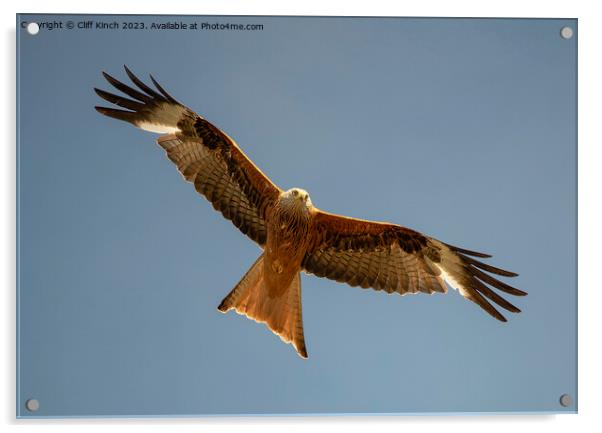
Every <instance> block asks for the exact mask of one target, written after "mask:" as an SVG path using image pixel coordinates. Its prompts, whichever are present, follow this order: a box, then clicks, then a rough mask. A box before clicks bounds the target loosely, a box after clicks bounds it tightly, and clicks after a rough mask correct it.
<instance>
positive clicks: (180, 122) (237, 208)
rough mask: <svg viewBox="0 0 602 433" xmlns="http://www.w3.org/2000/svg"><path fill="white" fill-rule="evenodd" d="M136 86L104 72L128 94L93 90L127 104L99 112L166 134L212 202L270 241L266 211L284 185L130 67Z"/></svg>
mask: <svg viewBox="0 0 602 433" xmlns="http://www.w3.org/2000/svg"><path fill="white" fill-rule="evenodd" d="M125 70H126V72H127V74H128V76H129V78H130V79H131V80H132V82H133V83H134V84H135V85H136V86H137V87H138V88H139V90H136V89H134V88H132V87H130V86H128V85H126V84H123V83H122V82H120V81H118V80H116V79H115V78H113V77H111V76H110V75H109V74H106V73H103V75H104V77H105V78H106V79H107V81H108V82H109V83H110V84H112V85H113V86H114V87H115V88H116V89H118V90H120V91H121V92H123V93H124V94H125V95H127V96H128V97H129V98H128V97H124V96H119V95H115V94H113V93H109V92H106V91H104V90H100V89H94V90H95V91H96V93H97V94H98V95H99V96H100V97H101V98H103V99H105V100H107V101H109V102H111V103H113V104H115V105H117V106H119V107H123V108H125V110H122V109H116V108H108V107H95V108H96V110H98V111H99V112H100V113H102V114H104V115H106V116H109V117H113V118H115V119H119V120H123V121H126V122H129V123H131V124H133V125H134V126H137V127H138V128H141V129H144V130H147V131H151V132H158V133H163V134H165V135H162V136H160V137H159V138H158V139H157V143H158V144H159V145H160V146H161V147H162V148H163V149H165V151H166V153H167V157H168V158H169V159H170V160H171V161H172V162H173V163H174V164H176V166H177V167H178V170H179V171H180V173H181V174H182V176H184V178H185V179H186V180H187V181H189V182H192V183H193V184H194V186H195V189H196V190H197V191H198V192H199V193H201V194H202V195H203V196H205V197H206V198H207V199H208V200H209V201H210V202H211V204H212V205H213V207H214V208H215V209H216V210H218V211H219V212H221V213H222V215H223V216H224V217H225V218H227V219H229V220H231V221H232V223H233V224H234V225H235V226H236V227H238V229H240V231H241V232H243V233H244V234H246V235H247V236H249V237H250V238H251V239H252V240H254V241H255V242H257V243H258V244H259V245H264V244H265V242H266V236H267V229H266V222H265V217H266V210H267V209H268V208H269V207H270V206H271V204H272V203H274V201H275V200H276V199H277V198H278V195H279V194H280V192H281V190H280V188H278V187H277V186H276V185H275V184H274V183H273V182H272V181H271V180H270V179H269V178H268V177H267V176H266V175H265V174H264V173H263V172H262V171H261V170H260V169H259V168H257V166H255V164H253V162H252V161H251V160H250V159H249V158H248V157H247V156H246V155H245V154H244V153H243V151H242V150H241V149H240V148H239V147H238V145H237V144H236V143H235V142H234V140H232V139H231V138H230V137H228V135H227V134H225V133H224V132H222V131H221V130H220V129H218V128H217V127H216V126H214V125H213V124H211V123H210V122H208V121H207V120H205V119H203V118H202V117H201V116H199V115H197V114H196V113H194V112H193V111H192V110H190V109H189V108H187V107H185V106H183V105H182V104H180V103H179V102H178V101H176V100H175V99H174V98H173V97H171V96H170V95H169V94H168V93H167V92H166V91H165V90H164V89H163V88H162V87H161V86H160V85H159V84H158V83H157V82H156V81H155V80H154V79H153V78H152V77H151V80H152V81H153V83H154V84H155V86H156V90H155V89H153V88H151V87H149V86H148V85H146V84H145V83H143V82H142V81H141V80H140V79H138V78H137V77H136V76H135V75H134V74H133V73H132V72H131V71H130V70H129V69H128V68H127V67H126V68H125Z"/></svg>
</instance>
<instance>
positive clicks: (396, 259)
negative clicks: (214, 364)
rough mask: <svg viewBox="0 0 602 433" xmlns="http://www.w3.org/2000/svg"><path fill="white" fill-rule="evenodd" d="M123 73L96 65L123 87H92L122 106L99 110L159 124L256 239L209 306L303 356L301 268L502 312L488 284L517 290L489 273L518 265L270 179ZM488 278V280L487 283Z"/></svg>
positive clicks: (198, 180) (174, 157)
mask: <svg viewBox="0 0 602 433" xmlns="http://www.w3.org/2000/svg"><path fill="white" fill-rule="evenodd" d="M125 71H126V74H127V75H128V77H129V78H130V80H131V81H132V83H133V84H134V85H135V86H136V87H137V88H134V87H132V86H129V85H126V84H124V83H122V82H120V81H118V80H116V79H115V78H113V77H112V76H110V75H109V74H107V73H105V72H103V75H104V77H105V78H106V80H107V81H108V82H109V83H110V84H111V85H112V86H113V87H115V88H116V89H117V90H119V91H120V92H121V93H122V94H123V95H125V96H120V95H116V94H114V93H109V92H106V91H104V90H100V89H94V90H95V91H96V93H97V94H98V95H99V96H100V97H101V98H103V99H105V100H106V101H108V102H110V103H112V104H115V105H116V106H119V107H121V108H109V107H99V106H97V107H95V108H96V110H98V111H99V112H100V113H102V114H104V115H106V116H109V117H112V118H115V119H119V120H123V121H126V122H129V123H131V124H133V125H134V126H136V127H138V128H141V129H143V130H146V131H151V132H155V133H159V134H162V135H161V136H159V137H158V139H157V143H158V144H159V145H160V146H161V147H162V148H163V149H164V150H165V152H166V153H167V157H168V158H169V159H170V160H171V161H172V162H173V163H174V164H175V165H176V167H177V168H178V170H179V171H180V173H181V174H182V176H183V177H184V179H186V180H187V181H189V182H191V183H193V184H194V187H195V189H196V190H197V191H198V192H199V193H200V194H202V195H203V196H205V198H206V199H207V200H209V201H210V202H211V204H212V205H213V207H214V208H215V209H216V210H217V211H219V212H221V214H222V215H223V216H224V217H225V218H227V219H229V220H230V221H232V223H233V224H234V225H235V226H236V227H237V228H238V229H239V230H240V231H241V232H242V233H244V234H245V235H247V236H248V237H249V238H251V239H252V240H253V241H254V242H256V243H257V244H258V245H259V246H260V247H261V248H262V249H263V253H262V254H261V255H260V256H259V258H258V259H257V260H256V261H255V263H253V265H252V266H251V268H250V269H249V270H248V271H247V273H246V274H245V275H244V276H243V277H242V279H241V280H240V282H238V284H236V286H235V287H234V289H232V291H231V292H230V293H229V294H228V295H227V296H226V297H225V298H224V300H223V301H222V302H221V304H220V305H219V307H218V309H219V311H221V312H224V313H225V312H227V311H229V310H235V311H236V312H237V313H239V314H242V315H245V316H246V317H248V318H250V319H253V320H255V321H257V322H260V323H265V324H266V326H267V327H268V328H269V329H270V330H271V331H272V332H273V333H275V334H277V335H278V336H280V338H281V339H282V340H283V341H284V342H286V343H291V344H292V345H293V346H294V348H295V349H296V351H297V353H298V354H299V355H300V356H301V357H303V358H307V349H306V346H305V338H304V335H303V320H302V314H301V280H300V272H301V271H304V272H306V273H309V274H314V275H316V276H318V277H326V278H329V279H331V280H335V281H338V282H341V283H347V284H348V285H350V286H359V287H362V288H372V289H375V290H384V291H385V292H387V293H399V294H400V295H405V294H409V293H412V294H414V293H428V294H432V293H446V292H447V286H446V283H447V284H449V285H450V286H451V287H452V288H454V289H456V290H457V291H458V292H459V293H460V294H462V295H463V296H464V297H465V298H467V299H469V300H470V301H472V302H474V303H476V304H477V305H479V306H480V307H481V308H482V309H483V310H485V311H486V312H487V313H489V314H490V315H491V316H493V317H495V318H496V319H498V320H500V321H503V322H505V321H506V319H505V317H504V316H502V314H500V312H499V311H498V310H497V309H496V308H495V307H494V306H493V305H492V304H491V303H490V301H492V302H494V303H495V304H497V305H499V306H500V307H502V308H504V309H506V310H508V311H511V312H515V313H516V312H520V310H519V309H518V308H517V307H515V306H514V305H512V304H511V303H510V302H508V301H507V300H506V299H504V298H502V297H501V296H500V295H499V294H498V293H497V292H495V291H494V290H493V289H492V288H495V289H497V290H500V291H501V292H505V293H507V294H510V295H515V296H523V295H526V292H524V291H522V290H519V289H516V288H514V287H511V286H510V285H508V284H506V283H505V282H502V281H500V280H498V279H497V278H494V277H493V276H491V275H490V274H494V275H499V276H503V277H514V276H516V275H517V274H515V273H513V272H509V271H505V270H503V269H499V268H496V267H493V266H491V265H489V264H485V263H483V262H482V261H479V260H477V258H488V257H491V256H490V255H487V254H483V253H479V252H475V251H470V250H467V249H463V248H458V247H455V246H452V245H449V244H446V243H444V242H441V241H439V240H437V239H435V238H432V237H430V236H427V235H424V234H422V233H419V232H417V231H414V230H411V229H409V228H405V227H402V226H400V225H397V224H391V223H387V222H375V221H367V220H361V219H356V218H350V217H346V216H341V215H335V214H333V213H329V212H325V211H323V210H320V209H318V208H317V207H315V206H314V205H313V204H312V202H311V199H310V198H309V194H308V193H307V192H306V191H305V190H303V189H301V188H291V189H289V190H287V191H284V190H282V189H280V188H279V187H278V186H276V185H275V184H274V183H273V182H272V181H271V180H270V179H269V178H268V177H267V176H266V175H265V174H264V173H263V172H262V171H261V170H260V169H259V168H258V167H257V166H256V165H255V164H254V163H253V162H252V161H251V160H250V159H249V157H247V155H245V153H243V151H242V150H241V149H240V147H239V146H238V145H237V144H236V143H235V142H234V140H233V139H232V138H230V137H229V136H228V135H227V134H226V133H225V132H223V131H222V130H220V129H219V128H217V127H216V126H215V125H213V124H212V123H210V122H209V121H208V120H206V119H204V118H203V117H201V116H199V115H198V114H196V113H194V112H193V111H192V110H190V109H189V108H187V107H186V106H184V105H182V104H180V103H179V102H178V101H176V100H175V99H174V98H173V97H172V96H171V95H169V94H168V93H167V92H166V91H165V90H164V89H163V88H162V87H161V86H160V85H159V84H158V83H157V81H156V80H155V79H154V78H153V77H152V76H151V77H150V79H151V81H152V82H153V84H154V86H155V88H152V87H150V86H149V85H147V84H145V83H144V82H143V81H141V80H140V79H139V78H138V77H136V76H135V75H134V74H133V73H132V72H131V71H130V70H129V69H128V68H127V67H125ZM489 286H491V287H489Z"/></svg>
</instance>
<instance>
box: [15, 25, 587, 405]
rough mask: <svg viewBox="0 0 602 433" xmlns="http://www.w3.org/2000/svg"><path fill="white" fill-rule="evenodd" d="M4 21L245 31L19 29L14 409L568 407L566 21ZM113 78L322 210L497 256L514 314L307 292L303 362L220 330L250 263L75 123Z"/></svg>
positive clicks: (201, 217) (570, 242)
mask: <svg viewBox="0 0 602 433" xmlns="http://www.w3.org/2000/svg"><path fill="white" fill-rule="evenodd" d="M18 19H20V20H24V21H39V22H44V21H53V20H57V21H62V22H63V23H67V21H68V20H73V22H74V23H78V22H84V21H86V20H93V21H104V22H112V21H113V20H116V21H117V22H118V23H119V24H120V25H121V23H122V22H124V21H128V22H144V23H145V24H146V26H150V24H151V23H153V22H159V23H163V22H166V21H168V20H171V21H183V22H186V23H193V22H198V23H203V22H209V23H215V22H219V23H242V24H263V26H264V28H263V30H262V31H209V30H207V31H202V30H164V31H158V30H150V29H149V30H146V29H145V30H127V31H126V30H109V29H105V30H95V29H86V28H82V29H77V28H76V29H73V30H69V29H67V28H63V29H56V28H55V29H53V30H48V29H47V28H45V29H42V30H41V31H40V33H39V34H38V35H36V36H30V35H28V34H27V33H25V31H24V30H20V29H19V30H18V32H17V33H18V45H19V47H18V80H19V88H18V99H19V101H18V105H19V128H18V134H19V239H20V244H19V246H20V249H19V259H20V260H19V339H18V343H19V360H18V367H19V371H18V388H19V389H18V399H19V400H18V408H19V409H18V410H19V413H20V415H21V416H32V414H31V413H28V412H26V411H25V409H24V408H23V402H24V401H25V400H27V399H29V398H36V399H38V400H39V401H40V409H39V411H37V412H36V413H35V414H34V416H115V415H117V416H119V415H149V416H150V415H195V414H247V413H259V414H280V413H368V412H377V413H389V412H411V413H413V412H449V411H460V412H463V411H482V412H492V411H513V412H514V411H527V412H534V411H554V412H559V411H573V410H575V406H574V405H573V406H572V407H569V408H563V407H561V406H560V405H559V403H558V399H559V397H560V395H561V394H564V393H569V394H571V395H572V396H573V399H574V400H576V374H577V372H576V343H577V342H576V290H577V288H576V199H577V197H576V92H575V91H576V55H577V50H576V43H577V41H576V39H577V38H576V33H577V28H576V27H577V22H576V21H575V20H498V19H485V20H474V19H395V18H386V19H366V18H361V19H360V18H353V19H351V18H346V19H343V18H274V17H247V18H245V17H228V18H226V17H222V18H220V17H171V18H169V17H151V16H146V17H133V16H130V17H108V16H104V17H94V16H88V17H77V16H45V17H40V16H21V17H20V18H18ZM565 25H570V26H572V27H573V29H574V30H575V36H574V37H573V38H572V39H570V40H564V39H562V38H561V37H560V29H561V27H562V26H565ZM19 27H20V25H18V28H19ZM123 64H127V65H128V66H130V67H131V68H132V69H133V70H134V72H136V73H138V74H139V75H141V76H145V75H146V74H148V73H152V74H153V75H154V76H155V77H156V78H157V79H158V81H159V82H160V83H161V84H162V85H163V86H164V87H165V88H166V89H167V90H168V91H169V92H170V93H171V94H173V95H174V97H175V98H176V99H178V100H180V101H182V102H183V103H184V104H186V105H188V106H189V107H190V108H192V109H193V110H195V111H197V112H198V113H199V114H201V115H203V116H204V117H206V118H207V119H208V120H210V121H212V122H214V123H215V124H216V125H217V126H218V127H220V128H222V129H223V130H224V131H226V132H227V133H228V134H229V135H230V136H232V137H233V138H234V139H235V140H236V141H237V142H238V143H239V144H240V146H241V147H242V148H243V149H244V150H245V152H246V153H247V154H248V155H249V156H250V157H251V158H252V159H253V160H254V161H255V163H256V164H257V165H258V166H259V167H261V168H262V170H263V171H264V172H265V173H267V174H268V175H269V176H270V177H271V179H272V180H273V181H274V182H276V183H277V184H278V185H280V186H281V187H282V188H284V189H288V188H290V187H293V186H297V187H301V188H304V189H306V190H308V191H309V193H310V195H311V197H312V201H313V203H314V204H315V205H316V206H318V207H320V208H322V209H324V210H328V211H331V212H336V213H341V214H345V215H349V216H355V217H360V218H366V219H376V220H381V221H382V220H386V221H391V222H395V223H399V224H401V225H404V226H407V227H411V228H413V229H416V230H419V231H422V232H424V233H426V234H428V235H431V236H434V237H436V238H438V239H441V240H443V241H445V242H448V243H451V244H454V245H458V246H462V247H466V248H469V249H474V250H477V251H483V252H488V253H491V254H493V255H494V258H493V259H492V260H490V261H489V262H490V263H492V264H494V265H496V266H500V267H502V268H505V269H509V270H513V271H516V272H518V273H519V274H520V276H519V277H517V278H515V279H514V280H512V281H508V282H510V283H512V284H514V285H516V286H517V287H519V288H521V289H524V290H526V291H527V292H529V296H527V297H525V298H514V299H511V301H512V302H513V303H515V304H516V305H517V306H518V307H519V308H521V309H522V310H523V313H521V314H518V315H516V314H512V313H508V314H507V317H508V319H509V322H508V323H506V324H502V323H499V322H497V321H495V320H494V319H492V318H491V317H489V316H488V315H487V314H486V313H484V312H483V311H482V310H480V309H479V308H478V307H477V306H476V305H475V304H473V303H471V302H468V301H466V300H465V299H463V298H462V297H461V296H460V295H458V294H457V293H455V292H453V291H450V293H449V294H448V295H445V296H442V295H433V296H427V295H416V296H405V297H401V296H398V295H386V294H383V293H380V292H374V291H371V290H362V289H359V288H351V287H348V286H346V285H342V284H338V283H336V282H333V281H330V280H326V279H319V278H316V277H314V276H309V275H303V277H302V285H303V318H304V324H305V337H306V343H307V347H308V352H309V356H310V358H309V360H302V359H301V358H299V357H298V356H297V355H296V354H295V352H294V350H293V348H292V347H291V346H288V345H285V344H283V343H282V342H281V341H280V339H279V338H278V337H276V336H274V335H272V334H271V333H270V332H269V331H268V330H267V329H266V328H265V327H264V326H263V325H259V324H256V323H254V322H252V321H250V320H248V319H246V318H244V317H242V316H239V315H236V314H234V313H232V312H231V313H228V314H227V315H223V314H221V313H219V312H218V311H217V305H218V304H219V303H220V301H221V300H222V299H223V297H224V296H225V295H226V294H227V293H228V292H229V291H230V289H231V288H232V287H233V286H234V285H235V284H236V282H237V281H238V280H239V279H240V277H241V276H242V275H243V274H244V273H245V272H246V270H247V269H248V267H249V266H250V265H251V264H252V263H253V261H254V260H255V259H256V257H257V256H258V255H259V254H260V250H259V248H258V247H257V246H256V245H254V244H253V243H252V242H251V241H250V240H248V239H247V238H246V237H245V236H243V235H242V234H240V233H239V232H238V231H237V230H236V229H235V228H234V226H233V225H231V223H230V222H228V221H226V220H224V219H223V218H222V217H221V216H220V215H219V214H218V213H216V212H215V211H214V210H213V209H212V207H211V206H210V204H209V203H208V202H207V201H205V199H203V198H202V197H201V196H199V195H198V194H197V193H196V192H195V191H194V188H193V186H192V185H190V184H187V183H186V182H184V181H183V180H182V178H181V176H180V174H179V173H178V172H177V170H176V169H175V167H174V166H173V164H172V163H171V162H169V161H168V160H167V159H166V158H165V156H164V153H163V151H162V150H161V149H160V148H159V147H158V146H156V145H155V144H154V141H153V140H154V136H153V134H149V133H146V132H143V131H140V130H136V129H135V128H133V127H131V126H129V125H127V124H124V123H120V122H117V121H115V120H112V119H108V118H105V117H102V116H100V115H99V114H98V113H96V111H94V109H93V106H94V105H98V104H99V102H100V100H99V98H98V97H97V96H96V95H95V94H94V92H93V90H92V88H93V87H101V88H105V89H109V86H108V84H107V83H105V82H104V80H103V79H102V76H101V74H100V72H101V71H102V70H106V71H107V72H109V73H111V74H113V75H115V76H116V77H117V78H125V74H124V72H123V69H122V65H123Z"/></svg>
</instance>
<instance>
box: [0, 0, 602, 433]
mask: <svg viewBox="0 0 602 433" xmlns="http://www.w3.org/2000/svg"><path fill="white" fill-rule="evenodd" d="M595 4H596V2H594V1H587V0H585V1H578V0H571V1H569V0H565V1H563V2H560V1H545V2H543V1H542V2H536V1H526V0H506V1H503V2H502V1H499V2H495V3H494V2H482V1H463V0H455V1H445V0H440V1H407V2H398V3H394V2H385V1H380V0H370V1H363V2H357V1H330V2H326V1H324V0H304V1H302V2H301V1H300V2H296V3H290V4H289V3H285V2H281V1H280V2H279V1H254V2H251V1H244V0H239V1H225V0H221V1H197V2H194V3H193V2H190V1H184V0H168V1H157V0H145V1H144V2H137V1H131V2H128V3H126V2H125V1H123V0H103V1H102V2H93V1H89V2H81V1H61V0H55V1H53V2H43V1H31V0H30V1H27V0H23V1H20V2H18V4H8V2H6V1H5V2H3V3H2V5H1V6H0V8H1V11H2V13H1V14H0V20H1V22H2V36H3V39H4V40H3V44H2V49H3V56H2V58H3V60H4V67H3V68H1V72H0V73H1V74H2V80H1V83H2V94H3V95H5V97H4V101H3V103H2V104H1V106H0V110H2V116H0V119H2V130H3V131H4V139H3V140H2V145H1V146H0V147H1V149H2V155H1V157H0V161H1V164H2V165H1V166H0V167H1V169H0V179H1V184H2V188H0V203H1V204H2V212H0V228H1V230H0V236H1V239H2V246H3V248H2V249H1V250H0V266H1V268H0V275H1V276H3V277H4V284H3V286H2V288H3V291H2V294H3V302H2V308H3V309H2V311H1V313H0V316H1V319H0V323H2V325H3V326H2V332H1V333H0V338H1V343H2V346H1V348H2V354H3V355H2V356H0V364H1V366H2V368H1V370H0V371H1V372H2V375H3V380H2V381H1V382H0V383H2V384H3V386H2V391H1V393H0V410H1V411H2V418H1V420H2V423H3V424H4V429H3V431H7V432H13V431H19V432H28V431H33V430H34V429H35V430H38V429H39V428H44V429H45V430H48V431H57V432H59V431H60V432H69V431H82V430H83V431H105V430H108V429H111V430H114V431H131V432H142V431H144V432H154V431H163V430H169V431H174V432H180V431H198V430H201V429H202V430H203V431H243V430H244V431H250V432H262V433H264V432H271V431H282V430H286V431H290V432H296V431H303V430H306V429H310V428H311V429H328V430H329V431H345V432H353V431H365V430H367V429H370V430H371V431H373V432H385V431H400V430H402V429H411V430H412V432H416V431H417V432H420V431H439V430H442V429H444V430H446V432H447V431H461V432H466V433H468V432H473V431H474V432H482V431H483V430H484V429H486V431H487V433H494V432H498V431H500V432H501V431H503V432H507V431H508V430H515V429H516V430H518V431H521V430H523V429H529V430H531V431H546V432H563V433H566V432H567V431H579V432H581V431H593V430H594V426H595V425H598V427H599V426H600V425H601V424H602V423H600V416H599V415H598V414H599V413H600V409H599V408H598V403H599V402H600V401H601V399H600V397H599V395H600V393H599V390H598V387H599V386H600V385H602V383H601V381H600V368H599V367H598V368H597V366H600V365H602V359H601V356H600V340H601V337H600V336H599V331H598V330H602V325H601V323H600V316H602V314H600V313H599V312H598V310H599V309H600V308H601V307H602V302H601V299H600V293H601V292H602V287H600V285H599V283H598V280H597V278H595V276H596V275H595V272H596V270H597V269H596V265H597V263H596V262H597V258H598V257H597V256H598V255H599V254H600V251H599V249H598V248H596V246H597V245H600V244H602V243H601V242H600V224H601V223H600V221H602V213H601V212H600V202H601V201H602V200H601V199H602V195H601V194H600V192H599V186H600V185H602V182H601V179H600V170H599V169H598V162H599V161H600V147H602V137H601V133H600V123H602V122H601V121H600V115H601V114H600V113H601V112H600V111H596V108H598V106H599V105H600V100H601V99H600V96H601V95H600V84H599V83H600V78H599V77H602V69H601V67H600V54H599V53H600V52H602V50H601V49H600V46H599V45H600V44H599V42H600V41H602V37H601V36H602V35H601V33H602V30H601V29H602V25H601V21H600V15H599V13H598V10H597V8H596V6H595ZM17 12H30V13H133V14H136V13H145V14H158V13H160V14H224V15H228V14H230V15H355V16H358V15H361V16H387V15H390V16H450V17H451V16H479V17H551V18H578V19H579V202H580V204H579V233H580V234H579V288H580V292H579V415H557V416H553V415H508V416H505V415H493V416H490V415H487V416H430V417H371V416H370V417H338V416H337V417H299V418H291V417H273V418H263V417H259V418H246V417H241V418H203V419H182V420H172V419H146V420H120V419H117V420H39V421H38V420H36V421H30V420H16V419H15V311H14V310H15V89H14V86H15V13H17ZM595 77H597V79H596V78H595ZM550 242H551V244H550V246H551V247H554V240H553V239H552V240H550ZM358 391H359V390H358ZM42 426H43V427H42Z"/></svg>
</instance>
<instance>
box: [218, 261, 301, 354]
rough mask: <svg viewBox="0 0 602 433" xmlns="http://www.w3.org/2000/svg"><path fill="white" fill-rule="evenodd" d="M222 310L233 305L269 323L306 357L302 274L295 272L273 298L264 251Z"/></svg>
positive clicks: (236, 309)
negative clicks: (266, 271)
mask: <svg viewBox="0 0 602 433" xmlns="http://www.w3.org/2000/svg"><path fill="white" fill-rule="evenodd" d="M217 308H218V310H219V311H221V312H222V313H226V312H228V311H229V310H232V309H234V310H235V311H236V312H237V313H238V314H242V315H245V316H247V317H248V318H250V319H253V320H255V321H256V322H259V323H265V324H266V326H267V327H268V328H269V329H270V330H271V331H272V332H273V333H274V334H276V335H278V336H279V337H280V338H281V339H282V341H284V342H285V343H291V344H292V345H293V346H294V347H295V350H296V351H297V353H298V354H299V356H301V357H302V358H307V350H306V348H305V338H304V336H303V318H302V314H301V278H300V276H299V273H297V274H296V275H295V277H294V278H293V281H292V282H291V284H290V286H289V287H288V288H287V289H286V290H285V291H284V292H283V293H282V294H281V295H280V296H277V297H273V298H270V296H269V294H268V291H267V288H266V286H265V282H264V278H263V254H262V255H261V256H259V258H258V259H257V260H256V261H255V263H254V264H253V266H251V268H250V269H249V270H248V271H247V273H246V274H245V275H244V277H242V279H241V280H240V281H239V283H238V284H237V285H236V286H235V287H234V289H232V291H231V292H230V293H229V294H228V296H226V297H225V298H224V300H223V301H222V303H221V304H220V305H219V307H217Z"/></svg>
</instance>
